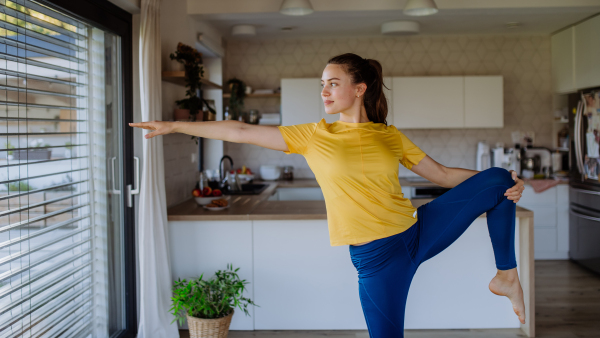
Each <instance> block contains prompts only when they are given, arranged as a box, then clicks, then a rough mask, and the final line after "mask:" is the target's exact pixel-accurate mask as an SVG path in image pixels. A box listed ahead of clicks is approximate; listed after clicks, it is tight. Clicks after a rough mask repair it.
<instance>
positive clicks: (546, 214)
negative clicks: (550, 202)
mask: <svg viewBox="0 0 600 338" xmlns="http://www.w3.org/2000/svg"><path fill="white" fill-rule="evenodd" d="M517 204H519V206H521V207H523V208H526V209H529V210H531V211H533V226H534V227H543V228H556V217H557V215H556V207H554V206H541V205H527V204H525V205H521V203H517Z"/></svg>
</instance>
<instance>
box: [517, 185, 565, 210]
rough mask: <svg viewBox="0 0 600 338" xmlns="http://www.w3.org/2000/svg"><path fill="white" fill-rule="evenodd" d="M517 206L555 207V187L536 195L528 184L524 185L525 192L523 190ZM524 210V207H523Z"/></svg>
mask: <svg viewBox="0 0 600 338" xmlns="http://www.w3.org/2000/svg"><path fill="white" fill-rule="evenodd" d="M517 204H519V205H521V204H523V205H525V204H527V205H533V204H536V205H556V186H554V187H552V188H550V189H547V190H544V191H542V192H540V193H536V192H535V191H533V188H532V187H531V186H530V185H529V184H525V190H523V195H522V196H521V199H520V200H519V202H517ZM524 208H526V207H525V206H524Z"/></svg>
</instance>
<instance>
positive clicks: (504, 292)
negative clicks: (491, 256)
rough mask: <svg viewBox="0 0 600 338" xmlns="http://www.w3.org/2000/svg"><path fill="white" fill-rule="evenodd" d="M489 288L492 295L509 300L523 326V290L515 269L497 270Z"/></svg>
mask: <svg viewBox="0 0 600 338" xmlns="http://www.w3.org/2000/svg"><path fill="white" fill-rule="evenodd" d="M489 287H490V291H492V293H493V294H496V295H498V296H506V297H508V299H510V302H511V303H512V306H513V310H514V311H515V313H516V314H517V316H519V321H520V322H521V323H522V324H525V302H524V301H523V289H522V288H521V283H520V282H519V276H518V275H517V268H513V269H510V270H498V272H497V273H496V277H494V278H493V279H492V281H491V282H490V285H489Z"/></svg>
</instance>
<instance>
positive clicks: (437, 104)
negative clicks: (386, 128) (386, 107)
mask: <svg viewBox="0 0 600 338" xmlns="http://www.w3.org/2000/svg"><path fill="white" fill-rule="evenodd" d="M392 87H393V91H392V93H393V94H392V100H393V102H394V110H393V112H394V113H393V115H394V122H395V126H396V127H398V128H402V129H408V128H460V127H462V126H463V114H464V86H463V77H462V76H426V77H423V76H417V77H412V76H411V77H394V78H393V80H392Z"/></svg>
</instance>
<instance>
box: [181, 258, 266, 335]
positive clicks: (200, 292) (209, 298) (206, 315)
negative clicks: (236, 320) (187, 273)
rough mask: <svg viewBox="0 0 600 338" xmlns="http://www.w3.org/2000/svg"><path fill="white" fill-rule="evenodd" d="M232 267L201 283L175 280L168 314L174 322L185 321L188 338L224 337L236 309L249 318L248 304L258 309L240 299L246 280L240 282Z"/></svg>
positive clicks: (199, 280) (196, 280)
mask: <svg viewBox="0 0 600 338" xmlns="http://www.w3.org/2000/svg"><path fill="white" fill-rule="evenodd" d="M239 269H240V268H237V269H235V270H233V265H232V264H227V270H219V271H217V272H216V273H215V277H214V278H212V279H210V280H203V279H202V277H203V276H204V274H202V275H201V276H200V277H199V278H196V279H190V280H189V281H187V280H185V279H184V280H181V279H178V280H177V281H176V282H175V283H174V285H173V297H172V298H171V299H172V301H173V302H172V307H171V309H170V311H171V313H173V315H174V316H175V319H173V322H174V321H179V324H180V325H181V324H183V321H184V319H187V323H188V327H189V329H190V337H207V338H213V337H214V338H217V337H218V338H225V337H227V334H228V332H229V324H230V323H231V318H232V317H233V311H234V308H235V307H238V308H239V309H241V310H243V311H244V313H245V314H246V315H247V316H248V315H249V312H248V309H247V307H248V304H251V305H254V306H258V305H256V304H254V303H253V302H252V300H250V299H249V298H245V297H243V296H242V293H243V291H244V290H245V286H244V285H246V284H249V282H246V280H245V279H244V280H240V278H239V276H238V274H237V271H238V270H239Z"/></svg>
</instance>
